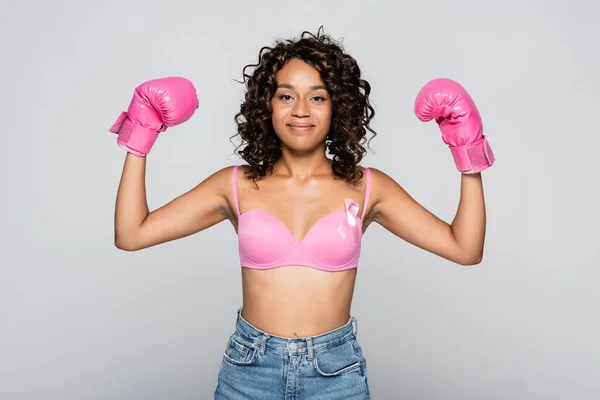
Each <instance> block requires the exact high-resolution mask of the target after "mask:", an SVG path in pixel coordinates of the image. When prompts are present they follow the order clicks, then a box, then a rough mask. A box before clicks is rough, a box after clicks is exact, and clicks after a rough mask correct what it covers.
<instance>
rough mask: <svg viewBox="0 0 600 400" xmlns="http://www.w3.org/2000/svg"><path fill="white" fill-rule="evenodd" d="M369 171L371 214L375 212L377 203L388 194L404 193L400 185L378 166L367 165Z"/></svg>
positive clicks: (383, 199)
mask: <svg viewBox="0 0 600 400" xmlns="http://www.w3.org/2000/svg"><path fill="white" fill-rule="evenodd" d="M369 171H370V173H371V197H370V198H371V201H370V202H371V214H372V215H375V214H376V213H377V209H378V205H380V204H381V203H382V202H384V201H385V200H386V199H387V198H389V197H390V196H397V195H403V194H406V192H405V191H404V189H403V188H402V186H400V184H399V183H398V182H397V181H396V180H395V179H394V178H392V177H391V176H390V175H389V174H387V173H385V172H383V171H382V170H380V169H378V168H373V167H369Z"/></svg>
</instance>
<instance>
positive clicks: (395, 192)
mask: <svg viewBox="0 0 600 400" xmlns="http://www.w3.org/2000/svg"><path fill="white" fill-rule="evenodd" d="M371 171H372V182H373V183H372V189H371V190H372V195H373V207H372V211H371V215H372V217H371V218H372V220H373V222H377V223H378V224H380V225H381V226H383V227H384V228H385V229H387V230H388V231H389V232H391V233H393V234H394V235H396V236H398V237H400V238H402V239H404V240H406V241H407V242H408V243H411V244H414V245H415V246H417V247H420V248H422V249H424V250H426V251H429V252H430V253H433V254H436V255H438V256H440V257H443V258H445V259H447V260H450V261H453V262H455V263H457V264H460V265H475V264H479V263H480V262H481V260H482V258H483V247H484V239H485V222H486V218H485V204H484V198H483V189H482V182H481V174H473V175H467V174H463V175H462V177H461V196H460V201H459V205H458V210H457V212H456V217H455V218H454V220H453V221H452V223H451V224H449V223H447V222H445V221H443V220H441V219H440V218H438V217H437V216H435V215H434V214H433V213H431V212H430V211H429V210H427V209H426V208H424V207H423V206H422V205H421V204H419V203H418V202H417V201H416V200H415V199H413V198H412V197H411V196H410V195H409V194H408V193H407V192H406V191H405V190H404V189H403V188H402V187H401V186H400V185H399V184H398V183H397V182H396V181H394V180H393V179H392V178H391V177H389V176H388V175H386V174H385V173H383V172H381V171H379V170H377V169H375V168H371Z"/></svg>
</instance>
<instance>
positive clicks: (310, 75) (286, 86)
mask: <svg viewBox="0 0 600 400" xmlns="http://www.w3.org/2000/svg"><path fill="white" fill-rule="evenodd" d="M276 80H277V85H278V87H277V91H276V92H275V95H274V96H273V98H272V99H271V109H272V116H271V119H272V122H273V128H274V129H275V133H276V134H277V136H278V137H279V139H280V140H281V143H282V146H285V147H288V148H289V149H290V150H292V151H299V152H307V151H314V150H316V149H318V148H319V147H323V148H324V146H325V138H326V137H327V134H328V132H329V128H330V127H331V115H332V112H333V107H332V104H331V97H330V96H329V93H328V92H327V90H326V89H325V84H324V83H323V80H322V79H321V76H320V75H319V72H318V71H317V70H316V69H314V68H313V67H312V66H310V65H309V64H307V63H305V62H304V61H301V60H298V59H292V60H290V61H288V62H287V63H286V64H285V65H284V66H283V68H281V69H280V70H279V72H277V74H276Z"/></svg>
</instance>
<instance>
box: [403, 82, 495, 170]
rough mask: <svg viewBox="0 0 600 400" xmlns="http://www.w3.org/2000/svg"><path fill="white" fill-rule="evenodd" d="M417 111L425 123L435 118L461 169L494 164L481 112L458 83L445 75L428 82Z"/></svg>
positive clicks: (455, 161)
mask: <svg viewBox="0 0 600 400" xmlns="http://www.w3.org/2000/svg"><path fill="white" fill-rule="evenodd" d="M415 114H416V115H417V118H419V119H420V120H421V121H423V122H428V121H431V120H432V119H434V120H435V121H436V123H437V124H438V126H439V128H440V131H441V132H442V140H443V141H444V143H446V144H447V145H448V146H449V147H450V152H451V153H452V157H453V158H454V163H455V164H456V167H457V168H458V170H459V171H460V172H462V173H465V174H469V173H471V174H473V173H477V172H481V171H483V170H484V169H486V168H489V167H491V166H492V164H494V161H495V158H494V154H493V153H492V149H491V148H490V146H489V144H488V142H487V139H486V137H485V136H484V135H483V123H482V122H481V117H480V116H479V111H478V110H477V107H476V106H475V103H474V102H473V100H472V99H471V96H469V94H468V93H467V91H466V90H465V89H464V88H463V87H462V86H461V85H460V84H458V83H457V82H455V81H453V80H451V79H446V78H440V79H434V80H432V81H429V82H428V83H427V84H426V85H425V86H423V88H421V90H420V91H419V94H418V95H417V98H416V100H415Z"/></svg>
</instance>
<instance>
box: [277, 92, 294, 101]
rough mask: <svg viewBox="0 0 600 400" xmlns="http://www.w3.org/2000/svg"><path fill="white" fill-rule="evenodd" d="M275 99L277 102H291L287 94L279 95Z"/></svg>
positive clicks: (290, 97)
mask: <svg viewBox="0 0 600 400" xmlns="http://www.w3.org/2000/svg"><path fill="white" fill-rule="evenodd" d="M277 98H278V99H279V100H283V101H287V100H291V99H292V96H290V95H289V94H280V95H279V96H278V97H277Z"/></svg>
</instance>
